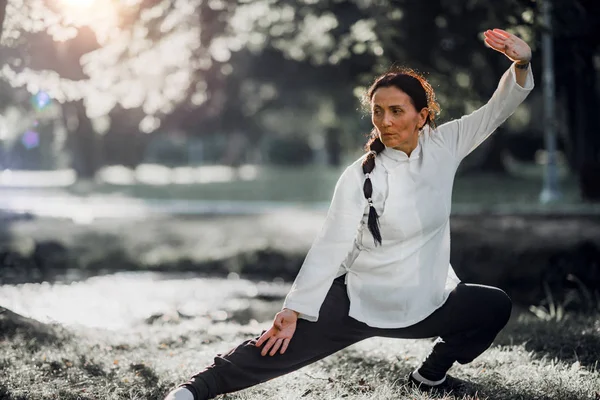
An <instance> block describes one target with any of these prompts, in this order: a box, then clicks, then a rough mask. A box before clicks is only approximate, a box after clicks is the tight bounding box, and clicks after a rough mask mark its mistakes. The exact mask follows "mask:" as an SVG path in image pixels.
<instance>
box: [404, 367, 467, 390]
mask: <svg viewBox="0 0 600 400" xmlns="http://www.w3.org/2000/svg"><path fill="white" fill-rule="evenodd" d="M407 380H408V385H409V386H411V387H414V388H416V389H419V390H420V391H422V392H435V393H440V394H450V393H453V394H457V393H461V392H463V391H465V390H466V389H467V388H468V386H469V383H468V382H467V381H463V380H462V379H458V378H455V377H453V376H450V375H446V379H445V380H444V382H442V383H440V384H439V385H433V386H432V385H428V384H426V383H423V382H419V381H418V380H416V379H415V377H414V376H413V374H412V372H410V373H409V374H408V379H407Z"/></svg>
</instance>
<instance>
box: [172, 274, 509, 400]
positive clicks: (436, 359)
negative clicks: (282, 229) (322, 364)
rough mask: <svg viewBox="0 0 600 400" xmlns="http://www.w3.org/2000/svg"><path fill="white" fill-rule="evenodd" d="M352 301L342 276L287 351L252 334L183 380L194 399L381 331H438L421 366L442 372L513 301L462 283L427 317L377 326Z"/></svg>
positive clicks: (465, 357) (476, 345)
mask: <svg viewBox="0 0 600 400" xmlns="http://www.w3.org/2000/svg"><path fill="white" fill-rule="evenodd" d="M349 307H350V301H349V299H348V295H347V293H346V285H345V284H344V281H343V278H338V279H336V280H335V281H334V283H333V285H332V286H331V289H330V290H329V292H328V294H327V296H326V298H325V301H324V302H323V305H322V306H321V310H320V314H319V320H318V321H317V322H309V321H306V320H303V319H299V320H298V324H297V327H296V332H295V333H294V336H293V338H292V340H291V341H290V344H289V347H288V349H287V351H286V352H285V353H284V354H279V353H277V354H276V355H274V356H268V355H267V356H264V357H263V356H261V354H260V352H261V348H258V347H256V346H255V345H254V344H255V343H256V341H257V340H258V337H260V336H258V337H256V338H254V339H252V340H248V341H245V342H243V343H242V344H240V345H239V346H237V347H236V348H234V349H232V350H231V351H229V352H228V353H227V354H224V355H219V356H217V357H216V358H215V359H214V363H213V364H212V365H211V366H209V367H207V368H206V369H204V370H203V371H201V372H199V373H198V374H196V375H194V377H192V378H191V379H190V381H188V382H187V383H185V384H184V385H183V386H185V387H187V388H188V389H190V390H191V391H192V392H194V395H195V398H196V400H204V399H210V398H213V397H215V396H217V395H219V394H223V393H229V392H234V391H237V390H241V389H244V388H247V387H250V386H253V385H256V384H258V383H261V382H265V381H268V380H270V379H273V378H276V377H278V376H281V375H284V374H287V373H289V372H292V371H295V370H297V369H299V368H302V367H304V366H305V365H308V364H311V363H313V362H315V361H318V360H320V359H322V358H324V357H327V356H329V355H331V354H333V353H335V352H337V351H339V350H341V349H343V348H345V347H348V346H350V345H351V344H354V343H357V342H359V341H361V340H364V339H367V338H370V337H374V336H380V337H389V338H402V339H418V338H432V337H439V338H438V340H437V341H436V342H435V344H434V346H433V350H432V351H431V353H430V354H429V355H428V356H427V358H426V359H425V361H424V362H423V365H422V366H421V368H420V369H419V371H420V372H423V375H425V373H427V374H429V375H430V376H435V375H437V376H439V374H441V376H443V375H444V373H445V372H446V371H447V370H448V369H449V368H450V367H451V366H452V364H453V363H454V362H455V361H457V362H459V363H461V364H465V363H468V362H471V361H473V359H474V358H475V357H477V356H478V355H480V354H481V353H483V352H484V351H485V350H486V349H487V348H488V347H489V346H490V345H491V343H492V341H493V340H494V338H495V337H496V335H497V334H498V332H499V331H500V330H501V329H502V328H503V327H504V325H506V323H507V322H508V319H509V317H510V312H511V308H512V303H511V301H510V298H509V297H508V296H507V295H506V293H504V292H503V291H502V290H500V289H497V288H493V287H489V286H482V285H471V284H464V283H461V284H459V285H458V286H457V287H456V289H454V290H453V291H452V293H451V294H450V296H449V297H448V299H447V300H446V303H445V304H444V305H443V306H442V307H440V308H439V309H438V310H436V311H435V312H434V313H433V314H431V315H430V316H429V317H427V318H426V319H424V320H423V321H421V322H419V323H417V324H415V325H412V326H409V327H406V328H395V329H382V328H373V327H370V326H368V325H366V324H364V323H362V322H360V321H357V320H355V319H354V318H352V317H349V316H348V310H349Z"/></svg>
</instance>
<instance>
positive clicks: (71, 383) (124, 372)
mask: <svg viewBox="0 0 600 400" xmlns="http://www.w3.org/2000/svg"><path fill="white" fill-rule="evenodd" d="M266 324H268V323H266ZM266 324H265V323H261V324H259V323H257V322H252V323H250V324H247V325H240V324H236V323H232V322H222V323H215V322H211V321H209V320H207V319H203V318H196V319H186V320H180V321H167V322H164V321H163V322H157V321H154V322H153V323H150V322H148V323H146V324H143V325H139V326H137V327H135V328H132V329H130V330H127V331H120V332H108V331H102V330H91V329H87V328H70V329H66V328H64V327H61V326H56V325H44V324H40V323H38V322H36V321H33V320H28V319H25V318H22V317H19V316H17V315H15V314H12V313H10V312H9V311H5V312H2V313H0V328H1V330H0V332H2V339H1V341H0V398H1V399H6V400H17V399H19V400H21V399H27V400H37V399H64V400H71V399H72V400H75V399H162V397H163V396H164V394H165V393H166V392H167V391H168V390H169V388H171V387H172V386H174V385H175V384H177V383H179V382H181V381H182V380H184V379H186V378H188V377H189V376H190V375H191V374H193V373H194V372H195V371H196V370H197V369H199V368H201V367H202V366H204V365H206V364H207V363H210V362H211V360H212V357H213V356H214V355H215V354H216V353H219V352H223V351H225V350H227V349H229V348H230V347H232V346H234V345H236V344H237V343H239V342H241V341H242V340H244V339H246V338H248V337H249V336H252V335H254V334H255V333H257V332H259V331H260V330H261V329H262V328H263V327H264V325H266ZM430 346H431V340H394V339H383V338H374V339H369V340H366V341H364V342H361V343H358V344H356V345H354V346H351V347H349V348H347V349H345V350H343V351H341V352H339V353H337V354H335V355H333V356H331V357H329V358H326V359H325V360H322V361H320V362H317V363H315V364H313V365H310V366H308V367H306V368H304V369H302V370H300V371H297V372H294V373H292V374H289V375H287V376H284V377H281V378H278V379H275V380H272V381H270V382H267V383H265V384H262V385H258V386H255V387H253V388H250V389H247V390H244V391H241V392H238V393H235V394H230V395H226V396H223V397H222V398H223V399H230V400H258V399H265V398H267V399H306V400H310V399H319V400H332V399H341V398H344V399H352V400H358V399H381V400H386V399H419V400H429V399H434V398H438V399H444V400H450V399H464V400H475V399H499V400H509V399H510V400H515V399H523V400H529V399H561V400H570V399H573V400H575V399H577V400H581V399H595V400H596V399H599V398H600V370H599V369H598V367H599V365H598V360H599V359H600V319H599V315H598V314H593V315H576V314H568V315H567V317H566V318H565V319H564V320H563V321H560V322H556V321H544V320H541V319H538V318H536V317H535V316H533V315H532V314H531V313H529V312H527V311H520V312H519V311H515V312H514V313H513V318H512V319H511V321H510V322H509V324H508V326H507V327H506V328H505V329H504V330H503V331H502V332H501V333H500V335H499V336H498V338H497V340H496V342H495V344H494V345H493V346H492V348H490V349H489V350H488V351H487V352H485V353H484V354H483V355H482V356H480V357H479V358H477V359H476V360H475V361H474V362H473V363H471V364H468V365H462V366H461V365H455V367H453V370H452V373H453V375H454V376H456V377H458V378H461V379H464V380H468V381H469V382H470V383H469V384H468V385H467V387H466V389H465V391H464V392H461V393H456V394H450V395H445V396H443V397H434V396H430V395H426V394H422V393H420V392H417V391H415V390H413V389H409V388H407V387H406V386H405V385H404V377H405V376H406V375H407V374H408V372H409V371H411V370H412V369H413V368H414V367H415V366H416V365H418V363H419V361H420V360H421V359H422V358H423V357H424V356H425V355H426V353H427V352H428V350H429V348H430Z"/></svg>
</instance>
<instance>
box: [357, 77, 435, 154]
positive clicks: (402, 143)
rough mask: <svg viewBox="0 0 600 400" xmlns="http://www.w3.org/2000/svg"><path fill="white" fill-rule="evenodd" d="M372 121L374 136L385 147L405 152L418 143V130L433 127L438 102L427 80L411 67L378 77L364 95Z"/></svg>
mask: <svg viewBox="0 0 600 400" xmlns="http://www.w3.org/2000/svg"><path fill="white" fill-rule="evenodd" d="M366 101H367V103H368V105H369V109H370V112H371V120H372V122H373V126H374V129H373V132H372V136H373V137H378V138H380V140H381V141H382V142H383V144H384V145H386V146H387V147H393V148H397V149H399V150H403V151H406V152H410V151H412V149H414V147H415V146H416V144H417V141H418V135H419V131H420V130H421V129H422V128H423V127H424V126H425V125H430V126H431V127H432V128H434V127H435V122H434V121H435V116H436V114H437V113H439V109H440V108H439V105H438V104H437V102H436V100H435V93H434V91H433V88H432V87H431V85H430V84H429V82H427V80H426V79H425V78H424V77H423V76H422V75H420V74H418V73H417V72H415V71H413V70H410V69H401V70H397V71H391V72H387V73H385V74H383V75H381V76H379V77H378V78H377V79H375V81H374V82H373V84H372V85H371V87H370V88H369V90H368V91H367V94H366Z"/></svg>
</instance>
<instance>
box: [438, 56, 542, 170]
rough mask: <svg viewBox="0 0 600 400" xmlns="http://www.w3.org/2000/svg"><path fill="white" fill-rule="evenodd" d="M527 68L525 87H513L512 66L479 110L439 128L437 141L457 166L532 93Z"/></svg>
mask: <svg viewBox="0 0 600 400" xmlns="http://www.w3.org/2000/svg"><path fill="white" fill-rule="evenodd" d="M533 86H534V82H533V74H532V72H531V66H530V67H529V69H528V71H527V79H526V81H525V86H524V87H522V86H521V85H519V84H518V83H517V79H516V76H515V64H514V63H513V64H512V65H511V67H510V68H509V69H508V70H507V71H506V72H505V73H504V75H502V78H500V83H499V84H498V87H497V88H496V91H495V92H494V94H493V95H492V97H491V99H490V100H489V101H488V102H487V104H485V105H484V106H483V107H481V108H479V109H478V110H476V111H474V112H473V113H471V114H469V115H465V116H463V117H462V118H460V119H458V120H453V121H450V122H447V123H445V124H443V125H442V126H440V127H439V132H440V134H441V138H442V140H443V141H444V143H445V145H446V146H447V147H448V149H449V150H450V152H451V153H452V154H453V155H454V156H455V158H456V160H457V163H460V161H461V160H462V159H463V158H465V157H466V156H467V155H468V154H469V153H471V152H472V151H473V150H475V148H477V146H479V145H480V144H481V143H482V142H483V141H484V140H485V139H487V138H488V137H489V136H490V135H491V134H492V133H493V132H494V131H495V130H496V128H498V127H499V126H500V125H501V124H502V123H503V122H504V121H505V120H506V119H507V118H508V117H510V116H511V115H512V113H514V112H515V110H516V109H517V107H518V106H519V104H521V103H522V102H523V100H525V98H526V97H527V95H528V94H529V92H531V90H532V89H533Z"/></svg>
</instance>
